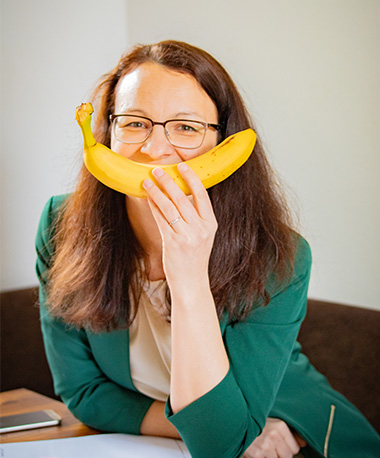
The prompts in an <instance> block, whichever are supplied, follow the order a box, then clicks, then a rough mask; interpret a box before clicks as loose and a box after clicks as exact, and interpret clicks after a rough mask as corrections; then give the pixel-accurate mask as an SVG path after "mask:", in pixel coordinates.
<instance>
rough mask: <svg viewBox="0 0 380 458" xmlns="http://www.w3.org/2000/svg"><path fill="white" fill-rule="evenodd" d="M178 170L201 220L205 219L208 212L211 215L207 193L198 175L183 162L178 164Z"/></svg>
mask: <svg viewBox="0 0 380 458" xmlns="http://www.w3.org/2000/svg"><path fill="white" fill-rule="evenodd" d="M178 170H179V172H180V174H181V176H182V178H183V179H184V180H185V181H186V184H187V185H188V187H189V189H190V190H191V194H192V196H193V199H194V205H195V208H196V209H197V211H198V213H199V215H200V216H201V218H204V219H207V217H208V215H209V214H210V212H212V213H213V210H212V205H211V201H210V199H209V196H208V193H207V191H206V189H205V187H204V186H203V183H202V182H201V180H200V179H199V177H198V175H197V174H196V173H195V172H194V170H192V169H191V168H190V167H189V166H188V165H187V164H185V163H184V162H182V163H180V164H178Z"/></svg>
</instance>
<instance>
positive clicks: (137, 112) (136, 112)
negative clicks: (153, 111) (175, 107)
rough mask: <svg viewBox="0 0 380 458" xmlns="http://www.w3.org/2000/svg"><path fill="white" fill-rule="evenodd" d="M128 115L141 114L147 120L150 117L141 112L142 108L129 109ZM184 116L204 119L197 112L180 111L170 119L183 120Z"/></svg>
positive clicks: (143, 111)
mask: <svg viewBox="0 0 380 458" xmlns="http://www.w3.org/2000/svg"><path fill="white" fill-rule="evenodd" d="M126 113H133V114H141V116H145V117H147V118H148V117H149V115H148V113H147V112H146V111H145V110H141V109H140V108H132V107H131V108H128V109H127V110H126ZM182 116H196V117H198V118H202V116H201V115H200V113H198V112H196V111H180V112H179V113H176V114H175V115H173V116H172V117H170V119H175V118H181V117H182ZM168 119H169V118H168Z"/></svg>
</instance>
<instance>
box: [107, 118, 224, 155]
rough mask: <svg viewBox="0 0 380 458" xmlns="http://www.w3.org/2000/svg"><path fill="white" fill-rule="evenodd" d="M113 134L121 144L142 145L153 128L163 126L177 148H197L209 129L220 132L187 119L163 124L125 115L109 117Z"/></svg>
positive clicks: (206, 123)
mask: <svg viewBox="0 0 380 458" xmlns="http://www.w3.org/2000/svg"><path fill="white" fill-rule="evenodd" d="M110 122H111V124H112V129H113V134H114V136H115V138H116V139H117V140H118V141H119V142H122V143H128V144H137V143H144V142H145V141H146V140H147V139H148V137H149V135H150V134H151V133H152V130H153V126H155V125H159V126H163V128H164V131H165V135H166V137H167V139H168V141H169V143H171V144H172V145H173V146H176V147H177V148H185V149H195V148H199V147H200V146H201V145H202V143H203V140H204V139H205V136H206V132H207V129H209V128H210V127H211V128H213V129H215V130H220V129H221V127H222V126H221V125H219V124H211V123H208V122H201V121H192V120H189V119H168V120H167V121H165V122H155V121H153V120H152V119H150V118H146V117H145V116H135V115H127V114H112V115H110Z"/></svg>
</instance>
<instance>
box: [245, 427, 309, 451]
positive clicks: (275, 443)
mask: <svg viewBox="0 0 380 458" xmlns="http://www.w3.org/2000/svg"><path fill="white" fill-rule="evenodd" d="M305 445H306V442H305V441H304V440H303V439H302V438H300V437H299V436H294V435H293V433H292V432H291V431H290V429H289V427H288V425H287V424H286V423H285V422H284V421H282V420H279V419H278V418H268V419H267V421H266V423H265V426H264V429H263V432H262V433H261V434H260V436H258V437H257V438H256V439H255V440H254V441H253V442H252V444H251V445H250V446H249V447H248V448H247V450H246V451H245V452H244V455H243V456H244V458H292V457H293V456H294V455H296V454H297V453H298V452H299V451H300V447H304V446H305Z"/></svg>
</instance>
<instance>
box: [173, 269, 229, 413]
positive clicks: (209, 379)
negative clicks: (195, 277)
mask: <svg viewBox="0 0 380 458" xmlns="http://www.w3.org/2000/svg"><path fill="white" fill-rule="evenodd" d="M206 278H207V276H206ZM171 293H172V366H171V384H170V400H171V408H172V410H173V412H178V411H179V410H181V409H182V408H184V407H186V406H187V405H189V404H190V403H191V402H193V401H195V400H196V399H198V398H200V397H201V396H203V395H204V394H206V393H207V392H208V391H210V390H211V389H212V388H214V387H215V386H216V385H217V384H218V383H219V382H220V381H221V380H222V379H223V378H224V377H225V376H226V374H227V372H228V369H229V362H228V357H227V354H226V351H225V348H224V344H223V340H222V335H221V332H220V326H219V320H218V316H217V313H216V309H215V303H214V299H213V296H212V294H211V291H210V287H209V284H208V279H205V280H202V281H200V282H196V287H194V284H192V285H190V286H189V287H188V288H186V287H181V288H178V289H175V288H173V289H172V290H171Z"/></svg>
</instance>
